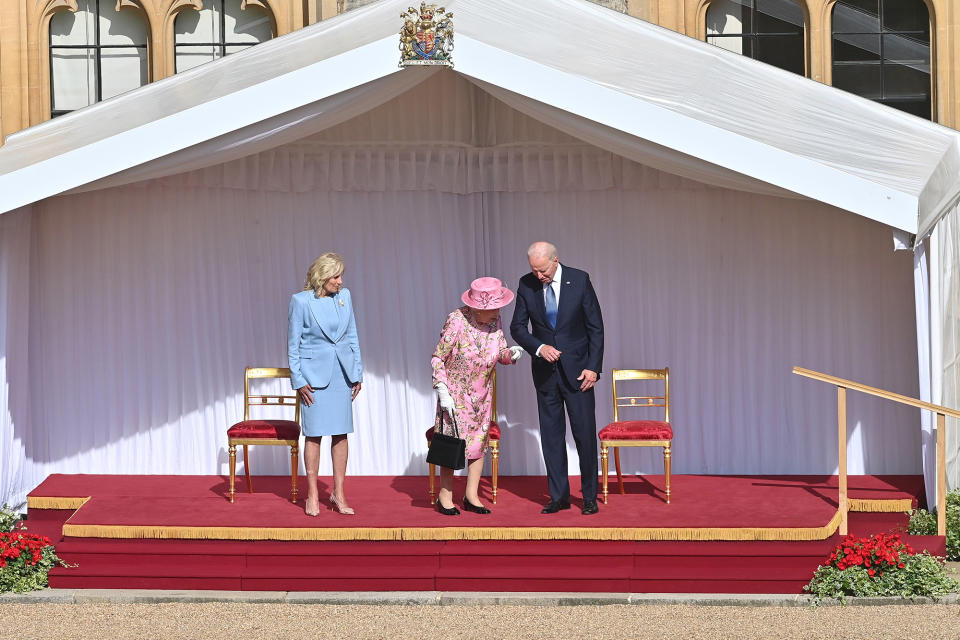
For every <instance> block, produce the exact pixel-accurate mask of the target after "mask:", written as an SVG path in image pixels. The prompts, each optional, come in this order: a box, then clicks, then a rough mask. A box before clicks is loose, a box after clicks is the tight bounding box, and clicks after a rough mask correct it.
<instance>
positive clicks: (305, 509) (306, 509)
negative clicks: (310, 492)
mask: <svg viewBox="0 0 960 640" xmlns="http://www.w3.org/2000/svg"><path fill="white" fill-rule="evenodd" d="M309 503H310V501H309V500H307V501H306V502H305V503H304V505H303V512H304V513H305V514H307V515H308V516H318V515H320V499H319V498H317V508H316V510H315V511H314V510H311V509H310V507H308V506H307V505H308V504H309Z"/></svg>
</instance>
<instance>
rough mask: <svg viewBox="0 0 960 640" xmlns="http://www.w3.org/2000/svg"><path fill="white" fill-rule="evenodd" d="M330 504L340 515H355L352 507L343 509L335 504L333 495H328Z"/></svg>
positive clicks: (343, 507)
mask: <svg viewBox="0 0 960 640" xmlns="http://www.w3.org/2000/svg"><path fill="white" fill-rule="evenodd" d="M330 504H332V505H333V508H334V509H336V510H337V512H338V513H340V514H342V515H345V516H352V515H355V512H354V510H353V508H352V507H345V506H343V505H342V504H340V503H339V502H337V498H336V497H335V496H334V495H333V494H330Z"/></svg>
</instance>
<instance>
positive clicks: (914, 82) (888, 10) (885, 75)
mask: <svg viewBox="0 0 960 640" xmlns="http://www.w3.org/2000/svg"><path fill="white" fill-rule="evenodd" d="M833 86H835V87H838V88H840V89H845V90H846V91H850V92H851V93H856V94H857V95H861V96H863V97H865V98H870V99H871V100H876V101H877V102H882V103H883V104H886V105H889V106H891V107H895V108H897V109H900V110H901V111H906V112H908V113H912V114H914V115H918V116H920V117H922V118H930V117H931V112H930V94H931V89H930V86H931V85H930V13H929V12H928V11H927V5H926V3H924V1H923V0H837V3H836V4H835V5H834V7H833Z"/></svg>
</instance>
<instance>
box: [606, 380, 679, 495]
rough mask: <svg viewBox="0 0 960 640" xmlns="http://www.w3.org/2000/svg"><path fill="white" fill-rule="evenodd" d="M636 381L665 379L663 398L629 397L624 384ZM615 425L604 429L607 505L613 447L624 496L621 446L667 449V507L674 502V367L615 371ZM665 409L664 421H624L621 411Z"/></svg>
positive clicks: (664, 458)
mask: <svg viewBox="0 0 960 640" xmlns="http://www.w3.org/2000/svg"><path fill="white" fill-rule="evenodd" d="M633 380H653V381H656V380H663V395H642V396H635V395H627V394H626V393H624V392H623V391H624V390H623V386H622V384H621V385H620V386H618V383H623V382H625V381H633ZM612 385H613V422H611V423H610V424H608V425H607V426H605V427H604V428H603V429H601V430H600V434H599V438H600V467H601V473H602V474H603V503H604V504H606V503H607V484H608V480H609V478H608V477H607V474H608V473H609V468H610V461H609V457H608V451H609V449H610V448H611V447H612V448H613V456H614V461H615V462H616V466H617V482H618V483H619V484H620V493H621V494H623V493H625V491H624V489H623V475H622V474H621V472H620V447H663V474H664V477H665V485H666V499H667V504H669V503H670V457H671V455H672V443H673V427H672V426H671V425H670V368H669V367H665V368H663V369H614V370H613V375H612ZM625 408H629V409H640V408H654V409H657V408H662V409H663V420H662V421H661V420H620V410H621V409H625Z"/></svg>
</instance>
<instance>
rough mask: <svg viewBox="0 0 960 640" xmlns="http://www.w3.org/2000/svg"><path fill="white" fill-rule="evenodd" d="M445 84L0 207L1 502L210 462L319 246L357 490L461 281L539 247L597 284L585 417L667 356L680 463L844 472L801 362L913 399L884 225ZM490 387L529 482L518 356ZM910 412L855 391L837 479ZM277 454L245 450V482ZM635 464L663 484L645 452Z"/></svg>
mask: <svg viewBox="0 0 960 640" xmlns="http://www.w3.org/2000/svg"><path fill="white" fill-rule="evenodd" d="M460 85H461V86H458V87H456V88H455V90H454V97H453V98H452V100H455V101H460V102H455V103H454V104H456V105H457V106H455V107H454V106H451V108H450V109H449V110H448V111H445V112H444V114H445V115H442V116H437V117H433V118H428V119H427V120H426V124H425V121H424V120H423V119H421V118H419V114H420V109H421V108H422V105H421V104H419V102H418V100H417V97H416V96H413V97H411V96H410V95H409V94H405V95H401V96H400V97H398V98H396V99H394V100H393V101H391V102H390V103H387V104H386V105H384V106H382V107H379V108H377V109H374V110H373V111H371V112H369V113H367V114H365V115H362V116H359V117H357V118H355V119H353V120H351V121H348V122H346V123H344V124H341V125H338V126H336V127H334V128H331V129H328V130H326V131H323V132H321V133H318V134H315V135H311V136H308V137H305V138H302V139H300V140H297V141H294V142H288V143H286V144H284V145H283V146H281V147H278V148H275V149H272V150H268V151H262V152H260V153H257V154H255V155H253V156H248V157H246V158H242V159H238V160H232V161H230V162H227V163H225V164H220V165H216V166H214V167H209V168H206V169H201V170H196V171H191V172H189V173H182V174H178V175H172V176H168V177H165V178H160V179H153V180H146V181H141V182H136V183H133V184H129V185H124V186H117V187H112V188H107V189H101V190H97V191H90V192H87V193H77V194H69V195H65V196H61V197H57V198H51V199H48V200H46V201H43V202H41V203H38V204H37V205H35V206H34V207H33V208H32V209H31V210H26V209H25V210H21V211H17V212H15V213H13V214H8V215H4V216H3V217H2V218H0V296H2V297H0V302H2V303H3V305H4V311H3V314H2V323H3V324H2V327H0V348H2V350H3V351H2V352H0V362H3V367H2V368H0V382H3V383H5V387H4V391H3V392H2V394H0V398H3V399H4V400H5V401H6V403H7V407H6V408H5V410H4V411H2V412H0V421H2V422H0V446H2V447H3V451H4V455H3V458H4V460H3V463H4V465H5V466H4V467H2V476H0V491H2V496H0V498H6V499H7V500H8V501H12V502H17V501H22V500H23V496H24V495H25V494H26V492H27V491H29V490H30V489H32V488H33V486H35V485H36V484H37V483H38V482H40V481H41V480H42V479H43V478H44V477H45V476H46V475H47V474H49V473H54V472H64V473H84V472H85V473H204V474H207V473H223V472H224V471H225V470H226V462H227V456H226V428H227V427H228V426H229V425H230V424H232V423H233V422H235V421H237V420H239V419H240V417H241V416H242V397H243V386H242V375H243V367H244V366H246V365H258V366H273V365H280V366H283V365H284V364H285V335H284V334H285V325H286V309H287V302H288V299H289V296H290V295H291V294H292V293H294V292H295V291H296V290H298V289H299V288H300V286H301V283H302V280H303V275H304V272H305V270H306V267H307V266H308V265H309V263H310V262H311V261H312V260H313V258H314V257H316V255H318V254H319V253H321V252H323V251H326V250H336V251H338V252H340V253H341V254H342V255H343V256H344V258H345V259H346V262H347V272H346V276H345V281H346V285H347V286H348V287H350V288H351V290H352V291H353V294H354V299H355V304H356V309H357V315H358V318H357V321H358V329H359V332H360V342H361V349H362V351H363V355H364V363H365V366H366V372H365V379H364V389H363V391H362V393H361V394H360V396H359V397H358V399H357V402H356V404H355V410H356V413H357V415H356V424H357V430H356V433H355V434H354V435H353V436H351V445H350V446H351V456H350V462H349V466H348V473H350V474H410V473H413V474H421V473H425V472H426V464H425V462H424V456H425V452H426V442H425V440H424V436H423V432H424V430H425V429H426V428H427V427H428V426H429V425H430V423H431V421H432V417H433V414H434V410H435V405H434V403H435V399H434V395H433V392H432V389H431V388H430V371H429V357H430V353H431V352H432V350H433V347H434V345H435V341H436V339H437V337H438V335H439V330H440V326H441V324H442V322H443V319H444V317H445V315H446V314H447V313H448V312H449V311H450V310H451V309H453V308H454V307H456V306H458V305H459V295H460V293H461V292H462V291H463V290H464V289H465V288H466V287H467V285H468V284H469V282H470V280H472V279H473V278H475V277H477V276H480V275H493V276H497V277H500V278H502V279H503V280H504V281H505V282H506V283H507V285H508V286H510V287H511V288H512V287H515V286H516V282H517V279H518V278H519V277H520V275H522V274H523V273H524V272H525V271H526V270H527V269H528V267H527V264H526V257H525V249H526V247H527V245H528V244H529V243H530V242H532V241H534V240H539V239H549V240H552V241H554V242H555V243H556V244H557V245H558V246H559V248H560V253H561V260H562V261H564V262H565V263H568V264H571V265H574V266H577V267H580V268H583V269H586V270H587V271H589V272H590V273H591V276H592V279H593V281H594V284H595V286H596V288H597V292H598V295H599V298H600V302H601V306H602V308H603V312H604V319H605V325H606V345H607V349H606V355H605V358H604V369H605V372H606V375H603V376H602V377H601V381H600V383H599V386H598V391H597V399H598V402H597V404H598V410H597V417H598V422H599V423H600V424H601V425H602V424H605V423H606V422H607V421H609V419H610V417H611V413H612V412H611V406H610V401H609V397H610V387H609V371H610V370H611V369H612V368H614V367H662V366H670V368H671V373H672V374H673V375H672V383H673V388H672V390H671V401H672V407H671V409H672V415H673V422H674V425H675V430H676V433H677V435H676V439H675V442H674V471H675V472H676V473H728V474H739V473H744V474H755V473H764V474H773V473H824V474H827V473H834V472H835V471H836V466H837V461H836V460H837V452H836V435H835V434H836V404H835V403H836V397H835V393H834V391H833V388H832V387H828V386H826V385H821V384H818V383H816V382H814V381H811V380H807V379H802V378H799V377H797V376H795V375H793V374H792V373H791V372H790V370H791V368H792V367H793V366H794V365H801V366H805V367H808V368H811V369H816V370H821V371H825V372H828V373H833V374H836V375H839V376H843V377H847V378H852V379H855V380H858V381H862V382H865V383H867V384H871V385H876V386H879V387H882V388H885V389H891V390H894V391H898V392H901V393H905V394H907V395H916V394H917V392H918V391H917V386H918V382H917V350H916V348H915V346H914V345H915V337H916V333H915V324H914V322H915V320H914V315H913V313H914V312H913V309H911V308H910V305H909V302H907V303H906V304H905V303H904V301H905V300H906V301H909V300H910V299H911V293H912V291H913V288H912V287H913V282H912V279H911V269H910V266H911V265H910V256H909V255H906V254H903V253H894V252H893V251H892V250H891V248H890V239H889V238H890V232H889V228H887V227H885V226H883V225H879V224H877V223H874V222H871V221H868V220H865V219H862V218H859V217H856V216H854V215H850V214H847V213H843V212H841V211H839V210H835V209H832V208H830V207H826V206H823V205H820V204H818V203H815V202H810V201H800V200H791V199H786V198H778V197H775V196H772V195H764V194H749V193H744V192H740V191H733V190H728V189H723V188H719V187H714V186H706V185H704V184H701V183H697V182H694V181H691V180H688V179H683V178H679V177H676V176H673V175H670V174H667V173H663V172H660V171H656V170H653V169H651V168H649V167H644V166H641V165H639V164H636V163H634V162H632V161H629V160H626V159H623V158H620V157H618V156H616V155H614V154H612V153H610V152H609V151H606V150H603V149H599V148H597V147H593V146H590V145H588V144H585V143H583V142H581V141H579V140H577V139H576V138H572V137H570V136H568V135H566V134H563V133H561V132H559V131H557V130H555V129H552V128H550V127H547V126H545V125H543V124H541V123H538V122H536V121H535V120H533V119H532V118H529V117H527V116H523V115H522V114H520V113H519V112H516V111H514V110H513V109H511V108H509V107H507V106H506V105H505V104H503V103H501V102H499V101H497V100H494V99H492V98H490V97H489V96H488V95H486V94H484V93H483V92H481V91H479V90H478V89H477V88H476V87H471V86H470V85H468V84H467V83H465V82H463V83H460ZM461 102H462V104H461ZM448 106H449V105H448ZM511 313H512V306H511V307H508V308H506V309H505V310H504V313H503V318H504V324H505V325H506V324H509V319H510V315H511ZM499 377H500V390H499V409H500V414H501V415H500V420H501V425H502V426H503V428H504V436H503V453H502V458H501V470H502V473H505V474H539V473H543V465H542V460H541V456H540V452H539V436H538V432H537V412H536V402H535V398H534V393H533V387H532V382H531V380H530V374H529V359H528V358H526V359H524V360H522V361H521V364H520V365H518V366H516V367H501V369H500V372H499ZM917 422H918V420H917V413H916V411H914V410H910V409H906V408H902V407H897V406H891V405H889V404H886V403H883V402H882V401H879V400H875V399H872V398H867V397H863V396H858V395H857V394H854V395H853V396H852V397H851V398H850V399H849V424H850V427H851V435H850V444H849V450H848V455H849V470H850V472H851V473H917V472H919V471H920V454H919V450H920V447H919V444H920V433H919V430H918V429H917V428H916V424H917ZM569 447H570V450H571V452H572V451H573V450H574V449H573V445H572V442H571V443H570V444H569ZM7 452H9V453H7ZM286 464H287V461H286V458H285V455H284V454H283V453H282V452H281V451H279V450H274V448H269V447H261V448H254V453H253V458H252V465H253V470H254V472H255V473H273V474H282V473H284V470H285V465H286ZM624 466H625V471H626V472H628V473H633V472H641V473H661V472H662V471H661V468H662V462H661V459H660V457H659V455H657V454H656V453H655V452H652V451H629V452H625V454H624ZM571 467H572V469H571V470H572V471H573V470H575V469H576V461H575V456H571ZM322 472H323V473H329V461H328V460H326V459H324V462H323V467H322Z"/></svg>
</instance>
